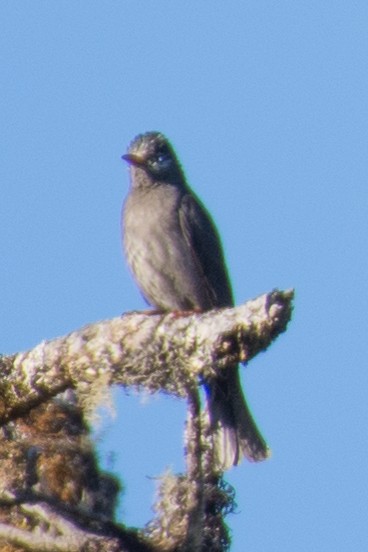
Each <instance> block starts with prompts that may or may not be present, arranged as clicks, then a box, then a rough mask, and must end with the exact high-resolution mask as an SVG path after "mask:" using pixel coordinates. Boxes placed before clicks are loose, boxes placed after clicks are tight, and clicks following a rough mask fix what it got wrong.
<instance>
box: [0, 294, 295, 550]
mask: <svg viewBox="0 0 368 552" xmlns="http://www.w3.org/2000/svg"><path fill="white" fill-rule="evenodd" d="M292 298H293V293H292V292H291V291H286V292H281V291H274V292H271V293H268V294H265V295H262V296H260V297H258V298H257V299H254V300H252V301H248V302H247V303H246V304H244V305H241V306H239V307H235V308H231V309H223V310H218V311H212V312H207V313H203V314H199V313H191V314H190V313H188V315H186V316H182V315H180V316H179V315H177V314H175V313H173V314H166V315H158V314H156V315H153V314H151V315H148V314H147V313H130V314H127V315H124V316H121V317H119V318H115V319H113V320H110V321H104V322H99V323H96V324H90V325H88V326H86V327H84V328H82V329H81V330H78V331H75V332H73V333H71V334H69V335H67V336H65V337H61V338H58V339H54V340H51V341H45V342H43V343H41V344H40V345H38V346H37V347H35V348H34V349H32V350H30V351H28V352H25V353H17V354H14V355H11V356H3V357H1V358H0V427H1V429H0V432H1V446H0V547H1V550H2V551H4V552H5V551H6V552H20V551H24V550H25V551H37V552H49V551H51V550H55V551H57V552H64V550H65V551H69V552H70V551H73V552H74V551H75V552H81V551H82V550H83V552H95V551H101V552H162V551H167V552H189V551H190V552H209V551H211V552H224V551H225V550H227V549H228V547H229V543H230V540H229V536H228V531H227V528H226V525H225V523H224V515H225V514H226V513H228V512H229V511H231V510H232V509H233V505H234V493H233V491H232V489H231V488H230V487H229V486H228V485H227V484H226V483H225V482H224V481H223V479H222V475H221V474H219V473H218V472H217V471H216V470H215V469H214V467H213V466H214V464H213V457H212V448H211V442H210V440H209V441H208V435H209V431H208V429H209V426H208V421H207V420H206V419H205V417H204V416H203V413H202V412H201V407H200V401H199V394H198V388H197V385H198V377H199V376H205V377H206V376H207V377H208V376H213V375H214V374H215V373H218V371H219V370H226V367H227V366H228V365H231V364H234V362H246V361H249V360H250V359H251V358H252V357H254V356H255V355H256V354H257V353H259V352H260V351H263V350H265V349H266V348H267V347H268V346H269V345H270V344H271V342H272V341H273V340H274V339H275V338H276V337H277V336H278V335H279V334H280V333H281V332H283V331H285V329H286V326H287V323H288V321H289V320H290V316H291V309H292ZM112 384H119V385H122V386H124V387H127V388H128V387H129V388H130V387H134V388H138V389H140V388H144V389H146V390H148V391H150V392H157V391H163V392H166V393H170V394H173V395H176V396H181V397H185V398H186V399H187V401H188V418H187V425H186V461H187V471H186V473H184V474H179V475H177V476H174V475H172V474H167V475H166V476H164V477H163V478H162V481H161V485H160V489H159V496H158V500H157V503H156V517H155V518H154V519H153V521H152V522H150V523H149V524H148V525H147V527H146V528H145V529H144V530H140V531H139V530H135V529H129V528H125V527H124V526H122V525H119V524H117V523H116V522H115V521H114V509H115V502H116V498H117V494H118V492H119V484H118V482H117V481H116V479H115V478H114V477H112V476H111V475H109V474H106V473H102V472H101V471H100V469H99V467H98V464H97V461H96V457H95V453H94V450H93V445H92V443H91V442H90V439H89V428H88V426H87V424H86V422H85V412H86V408H87V409H88V408H92V407H93V406H94V405H95V404H96V403H97V402H98V399H99V397H100V393H101V388H102V387H106V386H109V385H112ZM62 391H63V392H64V393H61V392H62Z"/></svg>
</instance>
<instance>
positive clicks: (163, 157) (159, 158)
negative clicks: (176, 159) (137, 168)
mask: <svg viewBox="0 0 368 552" xmlns="http://www.w3.org/2000/svg"><path fill="white" fill-rule="evenodd" d="M165 161H168V156H167V155H164V154H163V153H161V154H160V155H158V156H157V163H159V164H160V165H161V164H163V163H165Z"/></svg>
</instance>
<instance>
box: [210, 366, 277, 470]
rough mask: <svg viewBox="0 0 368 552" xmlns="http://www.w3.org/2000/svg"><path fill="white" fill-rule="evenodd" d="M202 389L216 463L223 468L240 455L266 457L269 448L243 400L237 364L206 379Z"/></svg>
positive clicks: (232, 463) (237, 461) (254, 457)
mask: <svg viewBox="0 0 368 552" xmlns="http://www.w3.org/2000/svg"><path fill="white" fill-rule="evenodd" d="M206 391H207V400H208V411H209V416H210V423H211V428H212V431H213V437H214V446H215V457H216V462H217V464H218V467H219V468H220V469H221V470H227V469H229V468H231V467H232V466H236V465H237V464H239V463H240V462H241V460H242V458H243V457H246V458H247V459H248V460H250V461H251V462H259V461H261V460H265V459H266V458H268V457H269V456H270V449H269V448H268V446H267V444H266V441H265V440H264V439H263V437H262V435H261V433H260V431H259V429H258V427H257V425H256V423H255V421H254V420H253V417H252V414H251V412H250V410H249V407H248V405H247V403H246V401H245V398H244V395H243V392H242V388H241V384H240V380H239V369H238V367H237V366H234V367H232V368H230V369H227V370H226V376H224V377H223V378H216V379H214V380H212V381H211V382H208V383H207V384H206Z"/></svg>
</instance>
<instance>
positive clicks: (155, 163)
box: [122, 132, 182, 182]
mask: <svg viewBox="0 0 368 552" xmlns="http://www.w3.org/2000/svg"><path fill="white" fill-rule="evenodd" d="M122 159H124V160H125V161H127V162H128V163H129V164H130V165H132V166H133V167H137V168H139V169H142V170H144V171H145V173H147V174H148V175H149V176H150V177H151V178H153V179H154V180H155V181H161V182H162V181H164V182H165V181H172V180H177V179H178V178H179V179H181V178H182V171H181V167H180V164H179V161H178V159H177V157H176V155H175V152H174V150H173V148H172V146H171V144H170V142H169V141H168V140H167V138H165V136H164V135H163V134H161V133H160V132H146V133H145V134H139V135H138V136H137V137H136V138H134V140H133V141H132V142H131V144H130V145H129V148H128V152H127V153H126V154H125V155H123V156H122Z"/></svg>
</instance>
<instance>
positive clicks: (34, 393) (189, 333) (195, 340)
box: [0, 291, 293, 424]
mask: <svg viewBox="0 0 368 552" xmlns="http://www.w3.org/2000/svg"><path fill="white" fill-rule="evenodd" d="M292 298H293V292H292V291H285V292H281V291H273V292H271V293H268V294H265V295H262V296H260V297H258V298H257V299H254V300H251V301H248V302H247V303H245V304H244V305H241V306H238V307H235V308H231V309H221V310H216V311H210V312H206V313H203V314H199V313H191V314H188V315H187V316H182V315H181V314H180V316H179V315H177V314H175V313H170V314H166V315H160V314H158V315H157V314H156V315H153V314H149V315H148V314H147V313H130V314H126V315H124V316H121V317H119V318H114V319H112V320H108V321H103V322H99V323H95V324H90V325H88V326H85V327H84V328H82V329H80V330H77V331H75V332H73V333H71V334H69V335H67V336H65V337H61V338H58V339H53V340H51V341H44V342H42V343H41V344H39V345H38V346H37V347H35V348H34V349H32V350H30V351H27V352H25V353H18V354H15V355H12V356H8V357H5V356H3V357H1V358H0V397H1V402H0V423H2V424H3V423H4V422H7V421H9V420H10V419H13V418H15V417H17V416H19V415H21V414H24V413H25V412H27V411H28V410H29V409H30V408H32V407H34V406H35V405H37V404H40V403H41V402H43V401H45V400H47V399H49V398H51V397H53V396H55V395H57V394H58V393H60V391H63V390H65V389H67V388H71V387H73V388H77V390H78V393H79V394H80V395H82V396H83V394H85V395H86V396H89V397H90V392H91V386H93V385H95V386H96V387H99V388H100V387H101V385H102V384H104V385H111V384H120V385H123V386H134V387H145V388H146V389H148V390H150V391H151V392H155V391H159V390H163V391H166V392H168V393H171V394H176V395H179V396H186V395H187V388H188V384H192V383H193V382H194V381H196V378H197V377H198V375H199V374H203V375H209V374H210V373H212V374H213V371H217V370H219V369H223V368H226V366H227V365H229V364H231V363H234V361H235V362H237V361H240V362H245V361H248V360H250V359H251V358H252V357H253V356H255V355H256V354H257V353H258V352H260V351H262V350H264V349H265V348H267V347H268V346H269V345H270V343H271V342H272V341H273V339H275V338H276V337H277V336H278V335H279V334H280V333H281V332H283V331H285V329H286V325H287V322H288V321H289V319H290V316H291V308H292V306H291V302H292ZM96 382H97V385H96ZM88 400H90V398H89V399H88Z"/></svg>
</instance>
